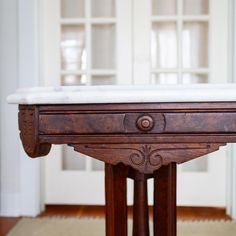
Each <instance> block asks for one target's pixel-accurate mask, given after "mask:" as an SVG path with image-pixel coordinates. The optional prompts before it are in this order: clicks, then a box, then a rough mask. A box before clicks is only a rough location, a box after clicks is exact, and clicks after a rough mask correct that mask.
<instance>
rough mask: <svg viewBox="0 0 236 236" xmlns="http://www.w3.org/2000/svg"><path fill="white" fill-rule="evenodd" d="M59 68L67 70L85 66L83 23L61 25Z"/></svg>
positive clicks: (79, 68)
mask: <svg viewBox="0 0 236 236" xmlns="http://www.w3.org/2000/svg"><path fill="white" fill-rule="evenodd" d="M61 68H62V70H69V71H72V70H74V71H76V70H81V69H85V68H86V47H85V28H84V26H83V25H76V26H74V25H69V26H62V27H61Z"/></svg>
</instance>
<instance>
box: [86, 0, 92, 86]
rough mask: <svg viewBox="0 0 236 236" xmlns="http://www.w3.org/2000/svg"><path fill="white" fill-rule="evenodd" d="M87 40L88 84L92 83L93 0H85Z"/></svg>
mask: <svg viewBox="0 0 236 236" xmlns="http://www.w3.org/2000/svg"><path fill="white" fill-rule="evenodd" d="M85 3H86V5H85V19H86V23H85V32H86V33H85V40H86V52H87V69H86V79H87V83H86V84H87V85H91V63H92V50H91V47H92V39H91V38H92V35H91V33H92V29H91V28H92V26H91V23H90V19H91V0H86V1H85Z"/></svg>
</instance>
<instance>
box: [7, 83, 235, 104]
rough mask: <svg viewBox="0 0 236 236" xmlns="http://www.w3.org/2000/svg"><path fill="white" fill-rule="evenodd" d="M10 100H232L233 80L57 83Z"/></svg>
mask: <svg viewBox="0 0 236 236" xmlns="http://www.w3.org/2000/svg"><path fill="white" fill-rule="evenodd" d="M7 101H8V103H14V104H89V103H90V104H91V103H148V102H213V101H215V102H217V101H218V102H220V101H236V84H195V85H139V86H61V87H33V88H26V89H18V90H17V91H16V92H15V93H14V94H12V95H10V96H8V98H7Z"/></svg>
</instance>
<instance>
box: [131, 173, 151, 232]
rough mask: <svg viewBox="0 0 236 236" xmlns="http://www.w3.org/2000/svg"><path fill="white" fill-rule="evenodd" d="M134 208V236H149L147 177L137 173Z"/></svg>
mask: <svg viewBox="0 0 236 236" xmlns="http://www.w3.org/2000/svg"><path fill="white" fill-rule="evenodd" d="M133 178H134V206H133V236H149V216H148V199H147V177H146V175H144V174H141V173H139V172H138V171H135V172H134V174H133Z"/></svg>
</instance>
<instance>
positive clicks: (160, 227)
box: [153, 163, 176, 236]
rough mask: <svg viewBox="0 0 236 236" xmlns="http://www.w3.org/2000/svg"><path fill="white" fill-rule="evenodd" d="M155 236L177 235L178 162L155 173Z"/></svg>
mask: <svg viewBox="0 0 236 236" xmlns="http://www.w3.org/2000/svg"><path fill="white" fill-rule="evenodd" d="M153 211H154V212H153V215H154V236H176V163H171V164H169V165H168V166H163V167H161V168H160V169H159V170H157V171H155V173H154V208H153Z"/></svg>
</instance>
